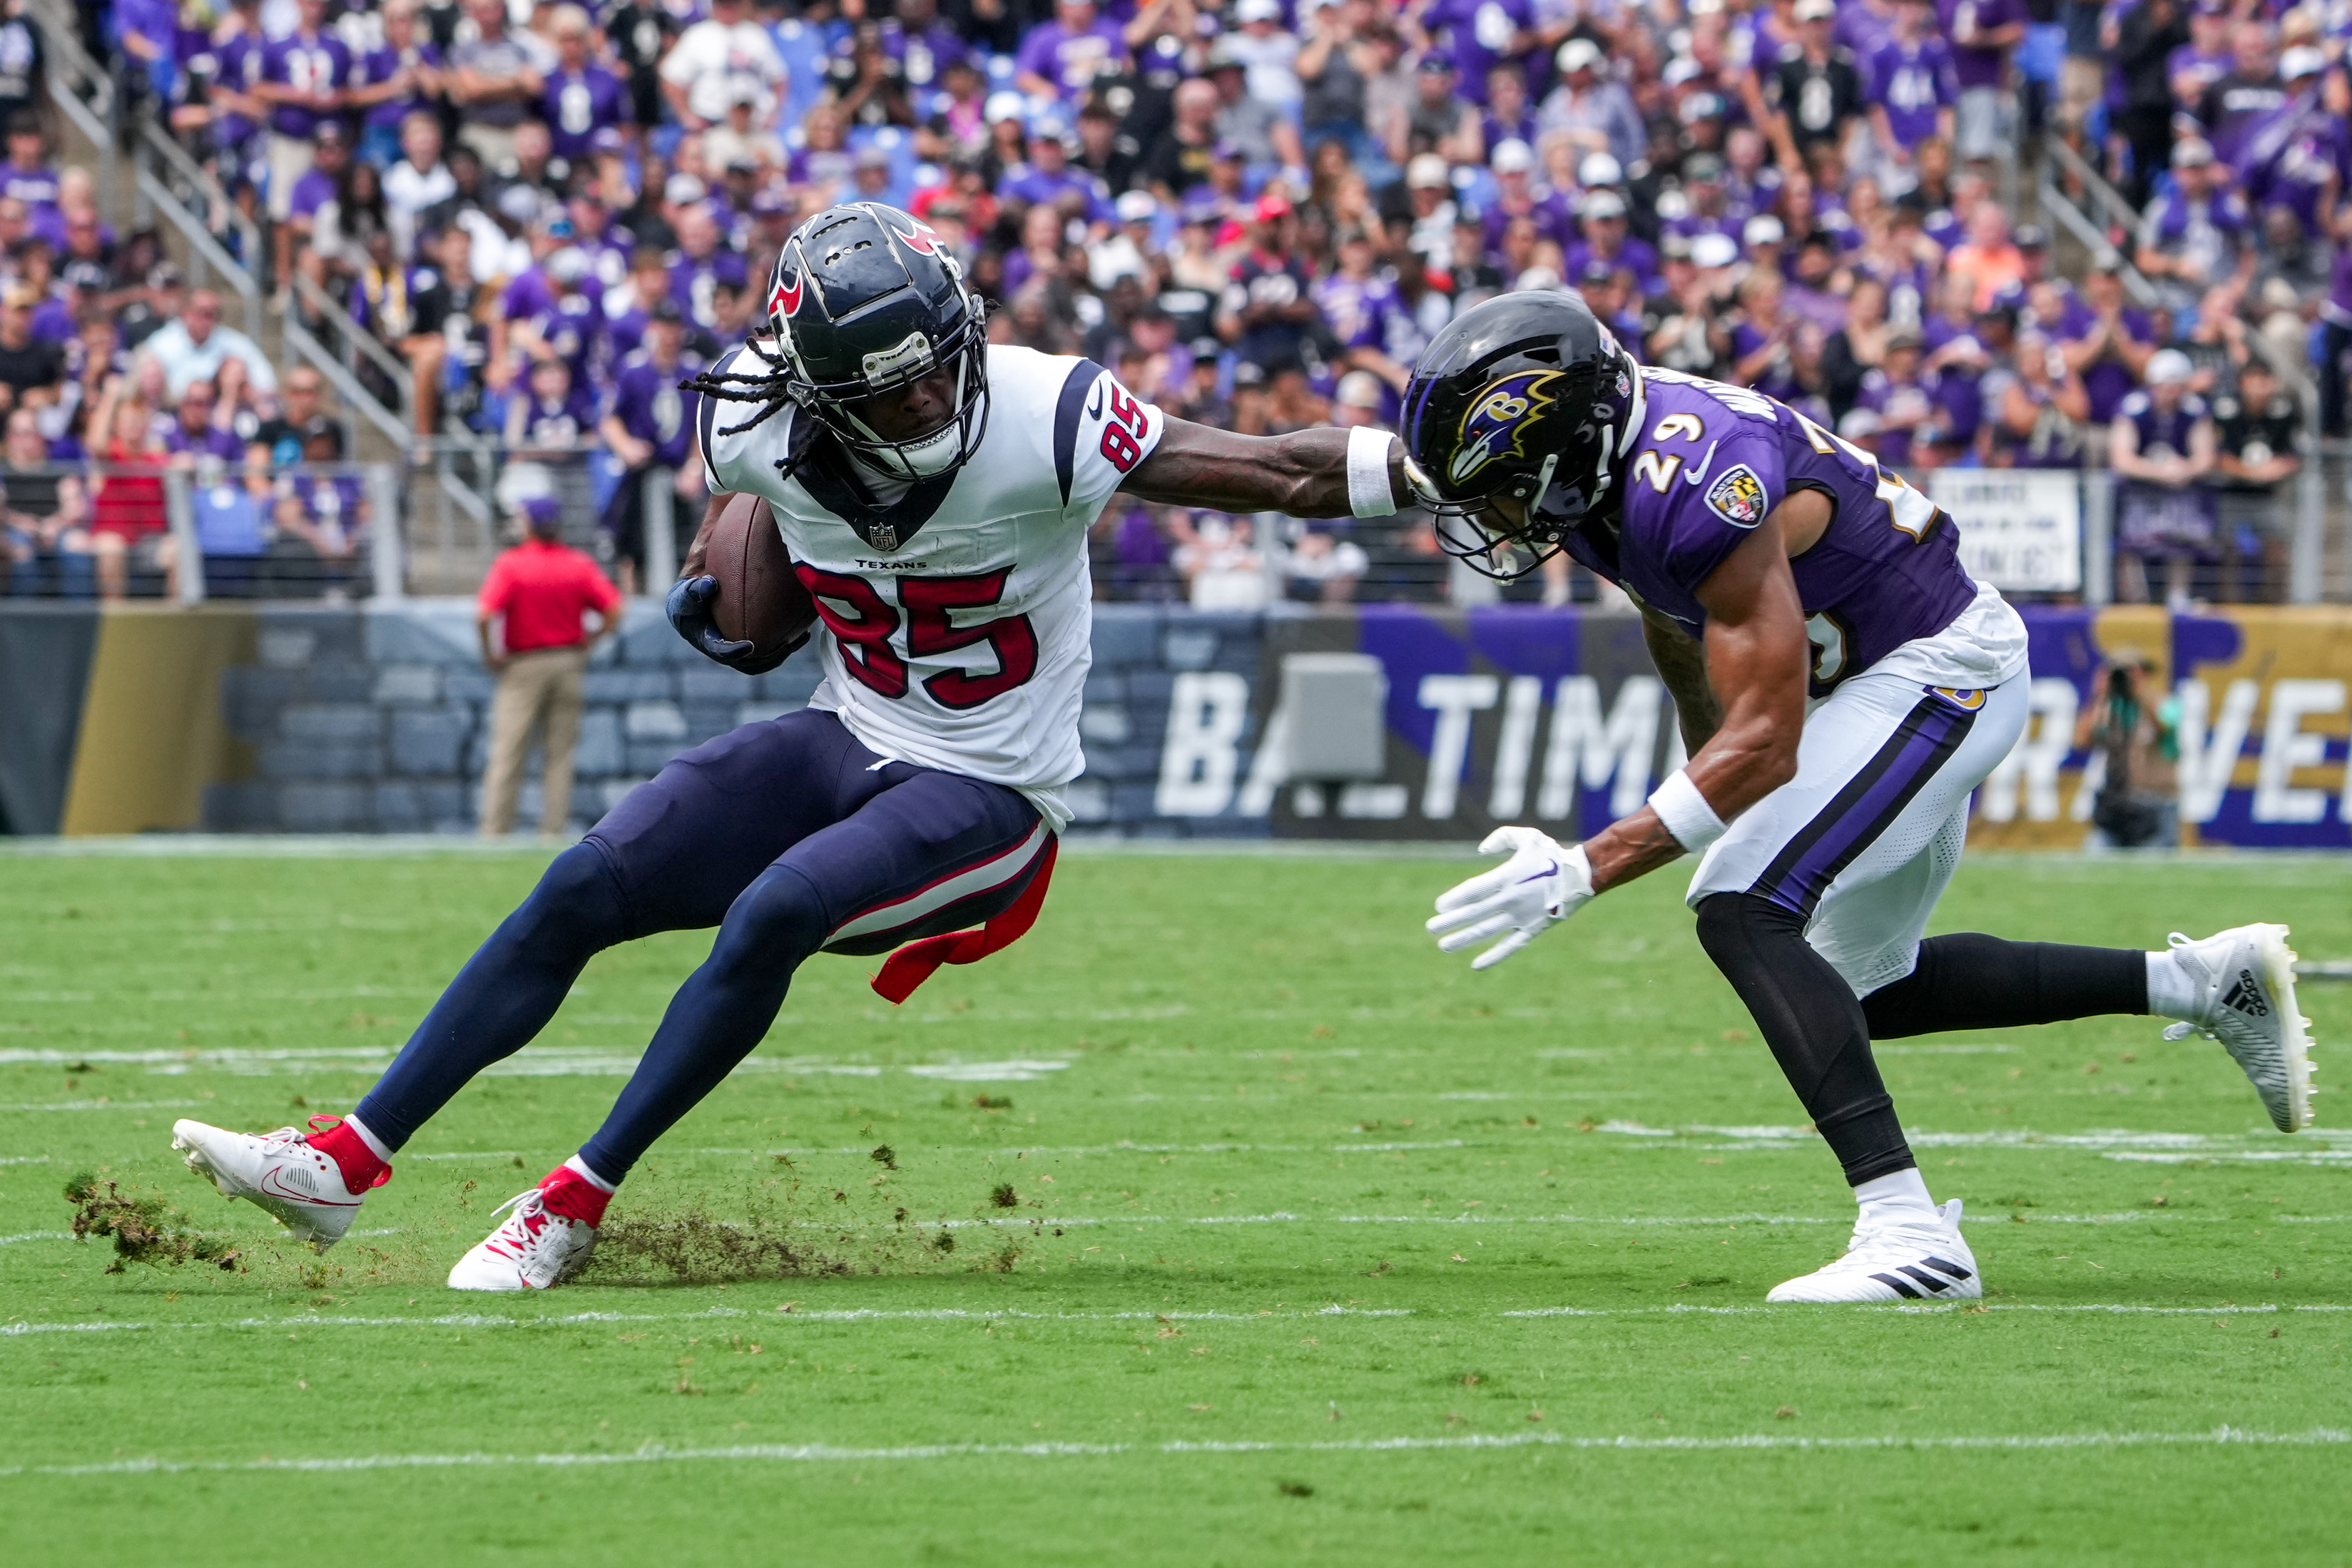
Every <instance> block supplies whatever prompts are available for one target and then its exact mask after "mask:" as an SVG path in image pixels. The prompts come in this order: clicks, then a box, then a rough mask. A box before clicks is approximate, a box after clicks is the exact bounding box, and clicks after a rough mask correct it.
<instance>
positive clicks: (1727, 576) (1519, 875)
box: [1428, 491, 1825, 969]
mask: <svg viewBox="0 0 2352 1568" xmlns="http://www.w3.org/2000/svg"><path fill="white" fill-rule="evenodd" d="M1804 503H1811V505H1812V507H1814V508H1823V507H1825V503H1822V502H1821V500H1820V498H1819V497H1818V496H1816V495H1814V493H1813V492H1811V491H1801V492H1799V494H1798V495H1797V496H1795V497H1792V498H1791V500H1790V501H1787V502H1783V503H1782V504H1781V505H1780V506H1778V507H1775V508H1774V509H1773V510H1772V512H1771V515H1769V517H1767V518H1766V519H1765V520H1764V521H1763V523H1762V525H1761V526H1760V527H1759V528H1757V529H1756V530H1755V531H1753V532H1752V533H1750V534H1749V535H1748V537H1747V538H1746V539H1744V540H1742V541H1741V542H1739V544H1738V546H1737V547H1736V548H1734V549H1733V551H1732V552H1731V553H1730V554H1728V555H1727V556H1725V557H1724V559H1723V561H1722V563H1721V564H1719V565H1717V567H1716V569H1715V571H1714V572H1713V573H1712V574H1709V575H1708V577H1707V579H1706V582H1704V583H1702V584H1699V587H1698V590H1697V598H1698V601H1699V603H1700V604H1701V605H1704V606H1705V607H1706V616H1707V623H1706V649H1705V654H1704V658H1703V660H1699V661H1697V662H1696V677H1697V679H1698V681H1699V683H1700V685H1701V686H1702V687H1703V688H1704V689H1706V693H1707V694H1708V703H1707V707H1708V709H1709V710H1711V711H1712V713H1713V714H1714V715H1715V721H1714V727H1713V731H1712V733H1711V734H1709V735H1707V736H1706V742H1705V743H1704V744H1703V745H1700V746H1698V747H1696V755H1694V756H1693V757H1692V758H1691V760H1690V762H1689V763H1687V764H1685V767H1684V768H1683V770H1682V772H1681V773H1677V774H1675V777H1673V778H1671V779H1669V780H1667V781H1666V783H1665V784H1663V785H1661V786H1659V791H1658V793H1657V794H1656V795H1653V796H1652V797H1651V799H1652V800H1654V801H1665V802H1668V804H1669V808H1670V810H1671V812H1672V814H1673V815H1674V816H1675V818H1676V820H1677V821H1680V822H1682V823H1683V824H1684V825H1685V837H1698V835H1696V833H1694V832H1693V831H1692V826H1693V820H1694V819H1695V818H1696V819H1700V820H1703V819H1705V818H1706V817H1707V816H1710V815H1711V816H1713V817H1714V818H1715V819H1716V826H1715V829H1714V831H1715V832H1717V833H1720V832H1721V831H1722V828H1721V824H1723V823H1725V822H1728V821H1730V820H1731V819H1732V818H1733V817H1735V816H1738V815H1739V814H1740V813H1741V812H1743V811H1746V810H1747V809H1748V807H1749V806H1751V805H1755V804H1756V803H1757V802H1758V801H1759V800H1762V799H1763V798H1764V797H1765V796H1766V795H1769V794H1771V793H1772V792H1773V791H1774V790H1776V789H1778V788H1780V786H1781V785H1782V784H1786V783H1788V782H1789V780H1790V778H1792V777H1794V776H1795V774H1796V771H1797V742H1798V738H1799V737H1800V736H1801V734H1802V733H1803V731H1804V722H1805V676H1806V671H1807V669H1808V668H1809V667H1810V658H1809V655H1808V649H1807V647H1806V639H1805V616H1804V611H1803V609H1802V608H1801V600H1800V599H1799V598H1798V596H1797V584H1796V579H1795V577H1794V576H1793V575H1792V574H1790V570H1789V544H1788V540H1789V537H1790V535H1791V534H1794V535H1796V536H1797V537H1798V538H1800V539H1802V538H1803V537H1804V535H1806V534H1807V533H1808V532H1812V533H1818V531H1819V529H1820V527H1821V526H1822V524H1823V522H1824V521H1825V520H1823V519H1822V518H1820V517H1819V516H1813V517H1811V518H1809V517H1808V516H1807V510H1808V508H1807V506H1806V505H1805V504H1804ZM1651 635H1652V637H1653V641H1652V647H1662V646H1663V647H1666V648H1669V649H1672V648H1674V646H1675V645H1674V644H1672V643H1669V642H1665V641H1664V635H1663V634H1662V633H1661V632H1660V631H1658V630H1655V629H1654V630H1653V631H1652V634H1651ZM1677 635H1678V634H1677ZM1681 640H1682V641H1683V642H1685V643H1687V641H1688V639H1686V638H1684V639H1681ZM1698 652H1699V650H1698V649H1697V648H1696V647H1691V648H1689V650H1688V651H1687V652H1683V651H1679V650H1677V651H1672V652H1669V653H1667V654H1666V656H1665V657H1664V658H1661V659H1660V663H1659V668H1660V669H1661V671H1664V670H1667V669H1668V668H1673V669H1674V670H1675V672H1676V673H1675V675H1674V676H1671V677H1670V678H1669V679H1674V680H1687V679H1688V678H1689V677H1690V676H1691V675H1692V674H1693V673H1694V671H1693V664H1694V661H1695V656H1696V655H1697V654H1698ZM1675 706H1676V708H1677V709H1678V710H1682V711H1683V712H1685V715H1686V718H1685V723H1686V725H1689V727H1690V728H1691V729H1694V730H1695V729H1696V728H1697V726H1696V725H1690V724H1689V721H1690V719H1691V718H1696V719H1699V720H1702V721H1703V720H1705V719H1706V718H1707V717H1708V712H1707V711H1701V712H1698V713H1696V714H1692V713H1691V711H1690V705H1688V704H1686V703H1685V700H1684V698H1683V694H1682V692H1681V690H1680V689H1677V691H1676V698H1675ZM1670 797H1671V798H1670ZM1694 802H1696V805H1694ZM1479 848H1480V849H1481V850H1483V851H1484V852H1486V853H1487V854H1489V855H1499V854H1506V853H1507V854H1508V855H1509V856H1510V858H1509V859H1508V860H1507V861H1505V862H1504V863H1503V864H1502V865H1501V866H1499V867H1496V868H1494V869H1493V870H1490V871H1486V872H1482V873H1480V874H1479V875H1478V876H1475V877H1473V878H1471V879H1469V880H1468V881H1466V882H1464V883H1462V884H1460V885H1459V886H1457V887H1454V888H1452V889H1448V890H1447V891H1446V892H1445V893H1444V894H1443V895H1441V896H1440V897H1439V899H1438V900H1437V914H1436V917H1435V918H1434V919H1433V920H1431V921H1429V922H1428V930H1429V931H1430V934H1432V935H1433V936H1435V937H1436V938H1437V939H1438V940H1437V945H1438V947H1439V948H1440V949H1441V950H1442V951H1444V952H1460V951H1461V950H1462V949H1464V948H1465V947H1469V946H1472V945H1474V944H1475V943H1477V942H1485V941H1486V940H1488V939H1489V938H1498V939H1499V940H1498V941H1496V942H1495V944H1494V945H1493V946H1492V947H1489V948H1487V949H1486V951H1485V952H1481V953H1479V954H1478V956H1477V957H1476V958H1475V959H1473V960H1472V961H1471V964H1470V966H1471V967H1472V968H1473V969H1491V968H1493V967H1494V966H1495V965H1496V964H1497V963H1501V962H1502V961H1503V960H1505V959H1507V958H1508V957H1510V956H1511V954H1513V953H1515V952H1518V950H1519V949H1521V948H1523V947H1525V946H1526V945H1527V944H1528V942H1532V941H1534V940H1535V939H1536V938H1537V937H1538V936H1539V935H1541V934H1542V933H1543V932H1544V931H1546V930H1547V929H1549V927H1551V926H1554V925H1557V924H1558V923H1559V922H1560V921H1563V920H1566V919H1567V918H1568V917H1569V916H1570V915H1572V914H1574V913H1575V912H1576V911H1577V910H1579V909H1580V908H1581V907H1583V906H1584V905H1585V904H1586V903H1589V902H1590V901H1591V900H1592V899H1593V898H1594V897H1595V896H1596V895H1598V894H1601V893H1605V892H1607V891H1608V890H1609V889H1612V888H1613V887H1616V886H1617V885H1618V884H1619V883H1621V882H1630V881H1632V880H1633V879H1634V878H1636V877H1639V876H1643V875H1644V874H1646V873H1648V872H1651V871H1654V870H1656V869H1657V868H1659V867H1661V866H1664V865H1665V864H1666V863H1667V862H1669V861H1672V860H1676V859H1679V858H1681V857H1682V856H1683V854H1684V853H1685V844H1684V843H1683V841H1682V840H1681V839H1678V838H1677V837H1675V833H1674V831H1673V830H1672V829H1670V828H1669V827H1668V826H1667V823H1666V819H1665V817H1664V816H1662V815H1661V814H1660V810H1659V807H1657V806H1655V805H1643V807H1642V808H1641V809H1640V810H1638V811H1636V812H1634V813H1633V815H1632V816H1627V817H1623V818H1621V819H1620V820H1619V821H1617V822H1615V823H1612V825H1611V826H1609V827H1608V828H1607V829H1606V830H1604V831H1603V832H1601V833H1599V834H1596V835H1595V836H1594V837H1591V838H1588V839H1586V840H1585V841H1584V842H1583V843H1581V844H1579V845H1576V846H1575V847H1570V848H1563V847H1561V846H1560V845H1559V844H1558V843H1556V842H1554V841H1553V840H1552V838H1551V837H1549V835H1547V834H1545V833H1543V832H1541V831H1540V830H1538V829H1537V828H1533V827H1499V828H1496V830H1495V832H1494V833H1493V834H1492V835H1490V836H1489V837H1487V839H1486V842H1485V843H1484V844H1482V845H1480V846H1479Z"/></svg>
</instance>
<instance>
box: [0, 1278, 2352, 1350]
mask: <svg viewBox="0 0 2352 1568" xmlns="http://www.w3.org/2000/svg"><path fill="white" fill-rule="evenodd" d="M770 1283H772V1284H773V1285H774V1286H775V1287H776V1288H777V1289H782V1288H783V1287H784V1286H785V1285H787V1284H788V1283H790V1282H789V1281H785V1280H775V1281H772V1282H770ZM1979 1308H1980V1309H1982V1310H1985V1311H1989V1312H2104V1313H2112V1314H2116V1315H2118V1316H2125V1317H2157V1318H2236V1317H2261V1316H2276V1315H2278V1314H2281V1313H2288V1312H2324V1313H2334V1312H2352V1303H2346V1304H2338V1303H2329V1302H2321V1303H2312V1304H2306V1305H2299V1306H2280V1305H2278V1304H2277V1303H2275V1302H2255V1303H2252V1304H2249V1305H2224V1306H2207V1307H2149V1306H2143V1305H2140V1304H2138V1303H2136V1302H2127V1301H2116V1302H2070V1303H2065V1304H2063V1305H2042V1304H2038V1303H2034V1302H2029V1301H1982V1302H1973V1301H1971V1302H1961V1301H1927V1302H1916V1303H1903V1302H1888V1303H1885V1304H1883V1305H1880V1306H1876V1307H1874V1308H1867V1309H1864V1310H1867V1311H1877V1312H1881V1313H1892V1314H1899V1315H1907V1316H1921V1315H1935V1314H1949V1313H1954V1312H1967V1311H1974V1310H1979ZM1784 1310H1786V1309H1784V1308H1780V1307H1774V1306H1761V1305H1757V1306H1748V1305H1739V1306H1704V1305H1700V1304H1698V1303H1696V1302H1688V1301H1683V1302H1676V1303H1675V1304H1674V1305H1672V1306H1665V1307H1524V1308H1519V1309H1517V1310H1510V1311H1505V1312H1497V1313H1496V1314H1494V1315H1495V1316H1496V1317H1498V1318H1648V1317H1676V1316H1690V1315H1697V1316H1705V1317H1746V1316H1749V1315H1751V1314H1755V1313H1771V1312H1779V1311H1784ZM1453 1316H1454V1314H1451V1313H1447V1312H1444V1311H1439V1312H1435V1313H1428V1312H1424V1311H1423V1310H1421V1309H1419V1308H1416V1307H1343V1306H1340V1305H1339V1304H1338V1303H1336V1302H1334V1303H1333V1304H1332V1305H1330V1306H1328V1307H1310V1308H1298V1309H1285V1310H1279V1311H1277V1310H1274V1309H1271V1308H1262V1309H1260V1310H1257V1311H1255V1312H1231V1311H1217V1310H1192V1309H1182V1308H1172V1307H1171V1308H1166V1309H1154V1310H1141V1311H1125V1312H1029V1311H1023V1310H1019V1309H1018V1308H987V1307H982V1308H967V1307H914V1308H887V1307H848V1308H835V1309H817V1310H803V1308H802V1307H800V1306H799V1304H797V1303H787V1304H786V1305H784V1306H782V1307H778V1308H774V1309H772V1310H766V1311H750V1310H743V1309H741V1308H736V1307H712V1308H709V1309H707V1310H703V1311H698V1312H571V1313H565V1314H562V1315H555V1314H550V1315H548V1316H545V1317H506V1316H502V1315H499V1314H498V1313H492V1312H445V1313H440V1314H436V1315H435V1316H432V1317H415V1318H409V1317H384V1318H362V1317H352V1316H333V1317H328V1316H321V1315H319V1314H316V1313H309V1314H301V1315H297V1316H291V1317H278V1318H235V1319H221V1320H203V1319H197V1320H190V1321H184V1322H107V1321H87V1322H45V1323H35V1322H26V1321H16V1322H13V1323H0V1339H7V1338H11V1337H24V1336H28V1335H37V1334H113V1333H157V1332H167V1331H177V1330H227V1329H257V1330H268V1331H273V1332H278V1331H288V1330H303V1329H534V1328H554V1329H563V1328H581V1327H587V1326H593V1325H602V1324H605V1323H706V1322H723V1323H733V1324H739V1325H741V1326H743V1327H746V1328H755V1327H758V1326H759V1325H761V1324H769V1325H775V1324H778V1323H782V1322H794V1323H884V1322H974V1323H985V1322H1024V1323H1129V1322H1134V1323H1191V1322H1202V1323H1271V1324H1274V1325H1276V1326H1277V1327H1279V1326H1281V1325H1282V1324H1285V1323H1291V1324H1296V1323H1298V1322H1300V1321H1306V1320H1309V1319H1327V1318H1414V1317H1436V1318H1452V1317H1453Z"/></svg>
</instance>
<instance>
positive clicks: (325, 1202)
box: [260, 1171, 360, 1209]
mask: <svg viewBox="0 0 2352 1568" xmlns="http://www.w3.org/2000/svg"><path fill="white" fill-rule="evenodd" d="M260 1190H261V1191H262V1192H265V1193H268V1194H269V1195H270V1196H271V1197H273V1198H291V1199H293V1200H294V1201H295V1202H296V1203H302V1204H316V1205H319V1206H320V1207H321V1208H337V1209H355V1208H357V1207H359V1206H360V1205H359V1201H358V1200H357V1199H353V1200H352V1201H351V1202H350V1203H338V1202H336V1201H335V1200H334V1199H333V1198H322V1197H320V1195H319V1194H316V1193H303V1192H297V1191H295V1190H294V1189H293V1188H292V1187H290V1186H287V1185H284V1184H280V1183H278V1173H277V1172H275V1171H272V1172H270V1173H269V1174H268V1175H266V1176H264V1177H262V1178H261V1186H260Z"/></svg>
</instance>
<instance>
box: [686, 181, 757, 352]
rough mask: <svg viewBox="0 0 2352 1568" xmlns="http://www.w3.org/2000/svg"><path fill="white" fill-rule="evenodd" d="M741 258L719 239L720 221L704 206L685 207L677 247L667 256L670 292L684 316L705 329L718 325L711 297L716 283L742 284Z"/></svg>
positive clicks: (745, 274) (742, 269)
mask: <svg viewBox="0 0 2352 1568" xmlns="http://www.w3.org/2000/svg"><path fill="white" fill-rule="evenodd" d="M747 276H749V274H748V272H747V271H746V269H745V267H744V264H743V258H741V257H740V256H738V255H737V254H735V252H733V251H731V250H730V249H728V248H727V247H726V246H725V245H724V244H723V243H722V242H721V241H720V238H719V221H718V220H717V219H716V218H714V217H712V216H710V213H709V209H708V208H706V207H703V206H700V205H696V206H691V207H688V208H687V209H686V210H685V211H684V212H682V213H680V214H679V215H678V218H677V249H676V250H674V251H672V252H671V253H670V258H669V296H670V298H671V299H673V300H677V305H678V309H679V310H684V311H685V312H686V319H687V320H688V321H692V322H693V323H694V324H695V325H696V326H698V327H700V328H701V329H702V330H703V331H711V330H712V329H714V328H716V327H717V326H718V325H719V310H718V306H717V303H716V301H715V300H714V299H713V295H714V294H715V293H716V292H717V290H718V288H719V284H721V283H731V284H733V285H735V286H736V287H737V288H739V289H740V288H741V287H742V286H743V281H744V279H745V278H746V277H747Z"/></svg>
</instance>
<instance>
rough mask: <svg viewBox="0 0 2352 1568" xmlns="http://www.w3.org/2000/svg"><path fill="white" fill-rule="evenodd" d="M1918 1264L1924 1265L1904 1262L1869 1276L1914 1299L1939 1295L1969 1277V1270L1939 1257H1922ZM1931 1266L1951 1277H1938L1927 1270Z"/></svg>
mask: <svg viewBox="0 0 2352 1568" xmlns="http://www.w3.org/2000/svg"><path fill="white" fill-rule="evenodd" d="M1920 1264H1922V1265H1925V1267H1920V1266H1918V1265H1914V1264H1909V1263H1906V1264H1905V1265H1903V1266H1902V1267H1901V1268H1896V1269H1894V1270H1892V1271H1890V1272H1888V1273H1885V1274H1874V1275H1872V1276H1871V1278H1872V1279H1875V1280H1877V1281H1878V1282H1879V1283H1880V1284H1882V1285H1886V1286H1891V1287H1892V1288H1893V1289H1894V1290H1895V1294H1896V1295H1898V1296H1904V1297H1907V1298H1909V1299H1910V1300H1914V1301H1916V1300H1921V1299H1922V1298H1924V1297H1930V1296H1940V1295H1942V1294H1943V1293H1944V1292H1945V1291H1947V1290H1949V1289H1953V1288H1954V1287H1955V1286H1957V1285H1958V1283H1959V1282H1960V1281H1961V1280H1963V1279H1969V1278H1970V1275H1969V1270H1967V1269H1966V1268H1961V1267H1960V1266H1959V1265H1958V1264H1957V1263H1949V1262H1947V1261H1945V1260H1944V1259H1943V1258H1922V1259H1920ZM1931 1268H1933V1269H1939V1270H1941V1271H1942V1272H1944V1273H1946V1274H1948V1275H1950V1276H1951V1278H1950V1279H1937V1278H1936V1276H1935V1275H1934V1274H1931V1273H1929V1272H1928V1269H1931ZM1905 1275H1908V1276H1909V1279H1904V1278H1901V1277H1902V1276H1905ZM1914 1280H1916V1281H1917V1283H1916V1284H1914V1283H1913V1282H1912V1281H1914Z"/></svg>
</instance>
